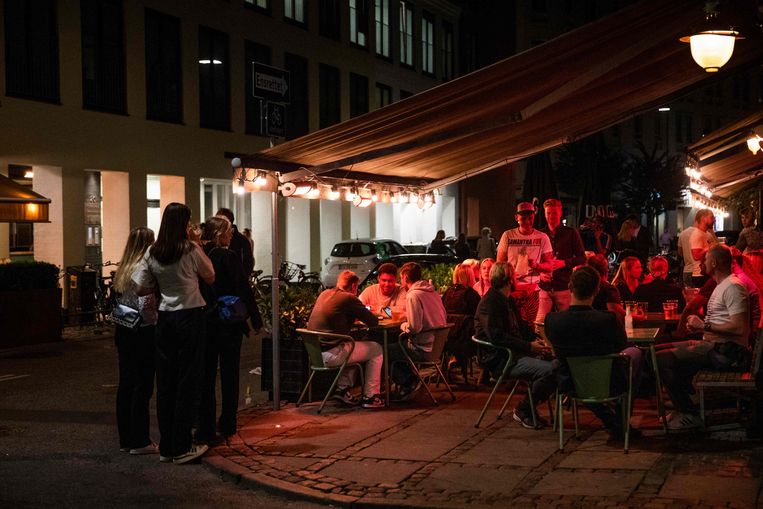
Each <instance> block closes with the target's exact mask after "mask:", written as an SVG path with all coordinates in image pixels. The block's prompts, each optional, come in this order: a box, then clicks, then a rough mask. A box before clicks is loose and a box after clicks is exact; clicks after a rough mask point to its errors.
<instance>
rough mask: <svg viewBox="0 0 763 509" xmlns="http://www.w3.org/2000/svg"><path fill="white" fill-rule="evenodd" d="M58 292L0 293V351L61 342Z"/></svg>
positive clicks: (57, 290)
mask: <svg viewBox="0 0 763 509" xmlns="http://www.w3.org/2000/svg"><path fill="white" fill-rule="evenodd" d="M61 327H62V323H61V289H60V288H46V289H42V290H10V291H0V348H8V347H13V346H21V345H29V344H33V343H48V342H51V341H60V340H61Z"/></svg>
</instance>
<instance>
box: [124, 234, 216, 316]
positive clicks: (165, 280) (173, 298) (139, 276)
mask: <svg viewBox="0 0 763 509" xmlns="http://www.w3.org/2000/svg"><path fill="white" fill-rule="evenodd" d="M192 246H193V249H191V251H189V252H188V253H186V254H184V255H183V256H181V257H180V259H179V260H178V261H176V262H175V263H171V264H169V265H161V264H160V263H159V262H157V261H156V260H155V259H154V258H153V257H151V255H150V254H149V251H150V248H149V249H147V250H146V254H144V255H143V260H141V262H140V263H139V264H138V266H137V267H136V269H135V272H133V274H132V280H133V281H135V282H136V283H137V284H139V285H140V286H143V287H145V288H154V287H155V286H156V285H157V284H158V285H159V293H161V297H162V298H161V301H160V302H159V311H179V310H181V309H193V308H200V307H203V306H204V305H206V302H204V298H203V297H202V296H201V292H200V291H199V277H202V278H210V277H214V275H215V269H214V268H213V267H212V262H211V261H210V260H209V258H207V255H205V254H204V251H202V249H201V247H200V246H199V245H198V244H196V243H193V244H192Z"/></svg>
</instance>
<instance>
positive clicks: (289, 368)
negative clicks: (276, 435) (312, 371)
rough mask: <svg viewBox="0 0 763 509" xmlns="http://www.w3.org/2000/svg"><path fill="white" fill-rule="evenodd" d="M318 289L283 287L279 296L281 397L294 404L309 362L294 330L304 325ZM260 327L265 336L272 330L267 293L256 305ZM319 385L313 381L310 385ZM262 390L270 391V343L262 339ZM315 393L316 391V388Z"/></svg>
mask: <svg viewBox="0 0 763 509" xmlns="http://www.w3.org/2000/svg"><path fill="white" fill-rule="evenodd" d="M320 290H321V289H320V287H319V286H317V285H313V284H299V283H296V284H294V283H293V284H290V285H282V286H281V293H280V297H279V306H280V307H279V322H278V324H279V330H278V337H279V346H280V348H279V351H280V358H281V376H280V379H281V380H280V382H281V398H282V399H286V400H293V401H296V400H297V398H298V397H299V394H300V392H301V391H302V388H303V387H304V385H305V383H307V372H308V367H309V366H308V359H307V353H306V351H305V347H304V346H303V345H302V341H300V339H299V336H298V334H297V332H296V331H297V329H300V328H304V327H306V326H307V321H308V319H309V318H310V313H311V312H312V310H313V305H314V304H315V300H316V299H317V298H318V294H319V293H320ZM258 306H259V308H260V314H261V315H262V321H263V327H264V329H265V331H266V332H267V333H271V332H272V330H273V328H272V309H273V307H272V298H271V296H270V294H267V295H266V296H265V299H263V300H261V301H259V302H258ZM315 383H318V380H317V379H316V380H315V382H313V385H315ZM262 389H263V390H268V391H271V397H272V390H273V340H272V337H271V336H266V337H264V338H263V339H262ZM316 390H319V389H318V388H316Z"/></svg>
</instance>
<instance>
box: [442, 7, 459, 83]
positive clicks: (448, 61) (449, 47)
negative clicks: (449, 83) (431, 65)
mask: <svg viewBox="0 0 763 509" xmlns="http://www.w3.org/2000/svg"><path fill="white" fill-rule="evenodd" d="M441 50H442V79H444V80H452V79H453V78H454V77H455V73H454V69H455V67H456V66H455V62H454V60H453V57H454V55H455V51H454V48H453V25H451V24H450V23H448V22H447V21H443V22H442V46H441Z"/></svg>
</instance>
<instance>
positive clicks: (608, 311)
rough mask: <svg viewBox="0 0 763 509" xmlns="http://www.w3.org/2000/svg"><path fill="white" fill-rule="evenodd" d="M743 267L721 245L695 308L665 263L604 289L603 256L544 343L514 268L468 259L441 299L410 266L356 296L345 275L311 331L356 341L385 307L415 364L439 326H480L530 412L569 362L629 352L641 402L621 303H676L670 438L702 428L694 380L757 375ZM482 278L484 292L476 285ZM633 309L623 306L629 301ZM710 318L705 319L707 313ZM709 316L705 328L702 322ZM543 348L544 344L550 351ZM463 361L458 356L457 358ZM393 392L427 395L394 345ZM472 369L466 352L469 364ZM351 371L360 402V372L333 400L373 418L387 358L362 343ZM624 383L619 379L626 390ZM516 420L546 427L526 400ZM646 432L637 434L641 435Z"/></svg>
mask: <svg viewBox="0 0 763 509" xmlns="http://www.w3.org/2000/svg"><path fill="white" fill-rule="evenodd" d="M745 264H748V262H747V261H746V259H744V258H740V257H739V256H737V257H736V259H735V256H734V253H732V251H731V250H730V249H729V248H727V247H725V246H721V245H716V246H714V247H712V248H710V249H709V250H708V251H707V253H706V255H705V257H704V258H703V261H702V270H703V273H704V274H706V276H707V277H708V280H707V283H705V285H704V287H703V288H701V289H700V290H699V292H698V293H697V295H696V296H694V297H693V298H692V299H691V300H690V302H688V303H686V304H685V303H684V297H683V292H682V290H681V288H680V287H678V286H673V285H672V284H671V283H668V282H667V281H666V276H667V273H668V264H667V261H666V260H665V258H663V257H659V256H658V257H654V258H652V259H651V260H650V261H649V276H648V277H645V278H642V274H641V272H642V270H641V265H640V261H639V260H638V259H637V258H634V260H630V259H628V258H626V259H625V260H624V261H623V263H622V264H621V266H620V270H619V271H618V274H617V276H616V278H615V280H614V281H613V283H609V282H608V280H607V279H608V274H609V270H608V269H609V267H608V263H607V260H606V259H605V258H604V257H603V256H602V255H594V256H591V257H589V258H588V259H587V260H586V261H585V264H583V265H580V266H577V267H575V268H574V270H573V271H572V272H571V274H570V277H569V290H570V302H569V306H567V307H566V308H564V309H560V308H559V307H557V309H556V311H552V312H550V313H548V314H547V315H545V319H544V320H545V324H544V330H545V339H544V338H542V337H541V335H540V334H539V331H537V330H536V328H535V327H534V325H535V324H533V323H528V322H526V321H525V320H523V319H522V317H521V313H520V312H519V309H518V306H517V303H516V301H515V299H514V297H513V296H512V294H513V293H514V292H515V291H516V290H517V282H516V277H515V269H514V266H513V265H512V264H511V263H509V262H497V263H496V262H494V261H493V260H492V259H487V260H484V261H483V262H482V263H481V264H479V263H475V262H471V261H469V260H467V261H465V262H463V263H461V264H459V265H458V266H456V268H455V270H454V272H453V285H452V286H450V287H449V288H448V289H447V291H446V292H445V293H444V294H443V296H442V297H440V295H439V293H438V292H437V290H436V289H435V288H434V287H433V286H432V284H431V283H430V282H429V281H426V280H423V279H422V275H421V267H419V266H418V265H417V264H415V263H408V264H406V265H404V266H403V267H402V268H401V269H400V271H399V276H400V282H399V283H398V281H397V276H398V270H397V267H395V266H394V265H393V264H384V265H382V266H381V267H380V270H379V280H378V284H375V285H371V286H369V287H368V288H366V289H365V290H364V291H363V293H362V294H361V295H360V298H358V297H356V296H355V295H356V293H357V286H358V278H357V276H356V275H355V274H353V273H352V272H350V271H345V272H343V273H342V274H341V275H340V277H339V282H338V285H337V287H336V288H334V289H330V290H326V291H325V292H323V293H322V294H321V295H320V297H319V298H318V301H317V302H316V305H315V308H314V309H313V312H312V315H311V317H310V321H309V323H308V328H310V329H313V330H322V331H331V332H340V333H343V334H348V333H351V330H352V329H353V327H354V324H355V322H356V321H357V320H359V321H361V322H363V323H365V324H366V325H368V326H371V327H373V326H375V325H376V324H377V323H378V317H379V316H382V310H383V309H384V308H389V309H390V310H391V311H392V313H393V314H394V315H395V316H396V318H398V319H402V320H403V323H402V325H401V332H402V333H403V334H405V335H406V338H407V339H405V340H404V341H402V342H401V344H403V345H405V346H403V347H402V348H406V349H407V350H408V355H409V356H410V357H411V358H412V359H414V360H416V358H417V355H422V354H426V352H429V351H431V345H432V336H431V335H430V336H426V335H421V334H419V333H420V332H421V331H425V330H427V329H431V328H435V327H441V326H443V325H445V324H446V322H448V321H452V320H448V317H450V316H454V315H458V316H466V317H474V319H473V327H474V329H473V332H474V335H475V336H476V337H477V338H479V339H482V340H485V341H488V342H490V343H493V344H498V345H503V346H508V347H509V348H510V349H511V351H512V353H513V357H514V359H513V360H514V363H513V365H512V366H511V368H510V371H509V375H510V376H511V377H513V378H523V379H526V380H528V381H529V382H530V384H531V388H532V396H533V403H534V404H536V405H537V404H540V403H543V402H545V401H546V400H547V399H548V398H549V397H551V395H552V394H553V393H554V392H555V391H556V389H557V388H558V387H562V389H563V390H567V389H568V388H569V387H570V383H569V372H568V370H567V366H566V359H567V358H569V357H573V356H590V355H604V354H611V353H618V352H619V353H622V354H623V355H624V357H625V358H627V359H628V360H629V362H630V365H631V367H632V374H633V378H632V380H631V381H632V384H633V385H632V387H633V394H634V395H635V394H637V393H638V388H639V385H640V380H641V377H642V374H643V371H644V357H643V354H642V351H641V350H640V349H638V348H636V347H634V346H629V344H628V342H627V338H626V331H625V328H624V321H623V317H624V316H625V311H624V310H623V301H624V300H630V299H632V300H644V301H647V302H649V303H650V308H649V310H650V311H661V310H662V307H661V303H662V302H663V301H665V300H677V301H679V311H683V312H682V313H681V318H680V320H679V323H678V328H677V330H675V331H674V332H673V333H672V335H671V336H669V337H666V338H664V339H663V344H661V345H659V350H658V353H657V361H658V366H657V369H659V371H660V375H661V377H662V380H663V383H664V386H665V388H666V390H667V392H668V394H669V395H670V397H671V400H672V402H673V407H674V411H673V412H672V413H671V414H670V415H669V416H668V417H667V426H668V427H669V428H670V429H673V430H681V429H689V428H694V427H698V426H700V425H701V421H700V419H699V416H698V412H697V408H696V404H695V403H694V400H693V399H692V397H691V395H692V392H693V389H692V378H693V376H694V375H695V374H696V373H697V372H698V371H699V370H702V369H718V370H729V369H731V370H740V369H741V370H744V369H747V368H748V367H749V360H750V340H751V338H752V337H753V336H754V335H756V332H757V330H758V329H759V328H760V324H761V315H760V303H759V299H760V292H759V291H758V284H759V282H760V280H763V276H759V277H758V278H757V280H754V278H751V277H750V276H748V275H747V274H745V272H744V271H743V270H742V265H745ZM475 276H476V277H477V278H478V281H477V282H476V283H475V281H474V280H475ZM623 295H625V296H626V298H625V299H623V298H622V296H623ZM703 311H704V313H703ZM703 315H704V318H702V316H703ZM546 340H547V341H546ZM345 349H346V346H345V345H338V346H334V347H332V348H330V349H327V351H326V352H324V360H325V361H326V363H327V365H329V366H331V365H339V364H341V362H342V360H343V358H344V357H343V352H344V351H345ZM501 352H502V351H501V350H497V349H489V348H485V349H481V350H480V352H479V357H478V358H479V362H480V365H481V367H482V368H483V374H485V375H486V378H485V379H486V380H487V379H489V378H490V377H491V376H492V377H494V378H498V376H499V375H500V372H501V371H502V370H503V367H504V365H505V362H506V357H505V355H502V353H501ZM450 353H453V354H456V356H457V357H458V352H450ZM389 356H390V359H389V361H390V362H392V363H393V364H392V366H393V370H392V381H393V382H394V383H395V384H396V385H397V387H398V391H397V396H398V397H399V398H400V399H407V398H410V397H411V396H412V395H413V394H414V393H415V392H416V391H417V390H418V388H419V385H420V381H419V380H418V377H416V376H415V374H414V373H413V372H412V371H411V370H410V368H409V367H408V366H407V364H406V363H404V362H394V361H397V360H402V359H403V358H404V357H403V355H402V352H401V351H400V346H399V345H398V343H397V342H391V343H390V349H389ZM461 360H462V361H465V362H468V361H469V360H470V354H469V352H468V351H465V352H463V353H462V359H461ZM349 361H350V362H364V363H365V373H366V380H365V384H364V387H363V397H362V399H361V400H360V401H358V400H357V398H356V397H355V396H354V395H353V393H352V391H351V388H352V386H353V385H354V373H353V372H352V371H351V370H347V372H346V373H345V374H343V376H342V379H341V380H340V381H339V386H338V389H337V393H336V394H335V397H336V398H337V399H339V400H341V401H343V402H345V403H348V404H357V403H361V404H362V405H363V406H364V407H367V408H377V407H380V406H383V404H384V401H383V397H382V395H381V393H380V372H381V366H382V362H383V359H382V350H381V347H380V346H379V344H378V342H375V341H366V340H361V341H356V346H355V349H354V351H353V353H352V357H351V358H350V359H349ZM623 379H624V377H623V376H620V377H619V378H618V377H614V380H618V381H619V383H622V382H623ZM591 410H592V411H593V412H594V413H595V414H596V415H597V416H598V417H599V418H600V419H601V421H602V422H603V424H604V425H605V427H606V428H607V430H608V431H609V432H610V434H611V436H612V438H613V439H620V438H622V436H623V429H622V418H621V417H622V416H621V415H620V413H619V412H620V410H619V407H618V408H615V406H614V405H612V406H609V405H604V404H602V405H592V406H591ZM513 418H514V420H516V421H517V422H519V423H520V424H521V425H522V426H524V427H526V428H533V429H536V428H539V427H543V426H545V425H547V423H545V422H544V421H543V419H541V418H539V417H537V416H536V418H535V419H533V412H532V411H531V408H530V399H529V398H528V397H525V398H524V399H523V400H522V401H520V402H519V404H518V405H517V406H516V408H515V409H514V412H513ZM636 433H638V431H636Z"/></svg>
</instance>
